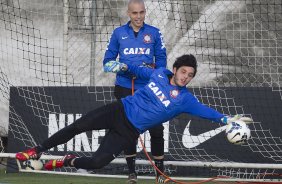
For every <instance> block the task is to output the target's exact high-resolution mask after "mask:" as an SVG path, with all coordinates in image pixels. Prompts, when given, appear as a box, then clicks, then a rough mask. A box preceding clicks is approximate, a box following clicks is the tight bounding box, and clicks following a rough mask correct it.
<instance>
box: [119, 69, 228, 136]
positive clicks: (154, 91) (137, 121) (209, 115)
mask: <svg viewBox="0 0 282 184" xmlns="http://www.w3.org/2000/svg"><path fill="white" fill-rule="evenodd" d="M128 70H129V71H130V72H133V73H134V74H135V75H136V76H137V77H140V78H144V79H147V80H149V82H148V84H147V85H146V86H145V87H144V88H141V89H139V90H137V91H136V92H135V93H134V95H133V96H128V97H126V98H123V99H122V103H123V105H124V108H125V113H126V115H127V117H128V119H129V121H130V122H131V123H132V124H133V125H134V127H136V129H137V130H138V131H139V132H140V133H143V132H145V131H146V130H148V129H150V128H152V127H154V126H156V125H159V124H161V123H164V122H166V121H168V120H170V119H172V118H174V117H175V116H177V115H179V114H181V113H189V114H192V115H195V116H198V117H201V118H205V119H209V120H212V121H215V122H219V123H222V122H221V118H223V117H224V115H223V114H221V113H219V112H217V111H216V110H214V109H212V108H210V107H208V106H206V105H204V104H202V103H200V102H199V101H198V100H197V98H196V97H195V96H194V95H193V94H192V93H190V92H189V90H188V89H187V88H186V87H185V86H184V87H179V86H174V85H171V84H170V81H169V78H168V75H173V73H172V72H171V71H169V70H167V69H165V68H159V69H156V70H154V69H150V68H144V67H137V66H132V65H128Z"/></svg>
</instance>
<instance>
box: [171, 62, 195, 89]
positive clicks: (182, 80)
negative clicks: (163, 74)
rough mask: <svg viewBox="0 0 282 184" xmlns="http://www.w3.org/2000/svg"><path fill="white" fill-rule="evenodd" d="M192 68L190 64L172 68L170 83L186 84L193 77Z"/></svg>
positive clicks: (181, 85)
mask: <svg viewBox="0 0 282 184" xmlns="http://www.w3.org/2000/svg"><path fill="white" fill-rule="evenodd" d="M194 72H195V70H194V68H193V67H190V66H181V67H180V68H178V69H176V68H173V74H174V75H173V77H172V78H171V81H170V83H171V84H172V85H175V86H180V87H183V86H186V85H187V84H188V83H189V82H190V81H191V80H192V79H193V77H194Z"/></svg>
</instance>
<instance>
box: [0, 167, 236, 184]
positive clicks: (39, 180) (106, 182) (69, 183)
mask: <svg viewBox="0 0 282 184" xmlns="http://www.w3.org/2000/svg"><path fill="white" fill-rule="evenodd" d="M126 180H127V179H125V178H122V179H117V178H100V177H90V176H70V175H57V174H44V173H5V170H4V169H0V184H126ZM182 182H184V181H182ZM198 182H199V181H198ZM198 182H197V181H194V182H193V181H189V182H187V183H198ZM154 183H155V180H145V179H138V184H154ZM215 183H217V182H205V184H215ZM224 183H229V182H224ZM231 183H233V182H230V184H231Z"/></svg>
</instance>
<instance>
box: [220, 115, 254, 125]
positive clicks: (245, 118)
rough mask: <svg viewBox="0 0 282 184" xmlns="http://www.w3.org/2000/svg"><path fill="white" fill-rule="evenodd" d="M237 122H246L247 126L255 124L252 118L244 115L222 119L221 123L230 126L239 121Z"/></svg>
mask: <svg viewBox="0 0 282 184" xmlns="http://www.w3.org/2000/svg"><path fill="white" fill-rule="evenodd" d="M237 120H239V121H244V122H245V123H246V124H251V123H253V122H254V120H253V119H252V118H249V117H245V116H243V115H242V114H237V115H235V116H224V117H223V118H221V121H222V122H223V123H224V124H229V123H231V122H234V121H237Z"/></svg>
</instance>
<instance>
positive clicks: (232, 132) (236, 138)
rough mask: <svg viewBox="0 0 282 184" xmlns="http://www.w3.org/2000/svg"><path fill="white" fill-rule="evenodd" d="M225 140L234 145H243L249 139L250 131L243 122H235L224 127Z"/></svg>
mask: <svg viewBox="0 0 282 184" xmlns="http://www.w3.org/2000/svg"><path fill="white" fill-rule="evenodd" d="M225 132H226V136H227V140H228V141H229V142H230V143H232V144H236V145H241V144H244V143H246V142H247V141H248V139H249V138H250V137H251V130H250V128H249V127H248V125H246V123H245V122H243V121H240V120H237V121H234V122H232V123H229V124H228V125H227V126H226V131H225Z"/></svg>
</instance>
